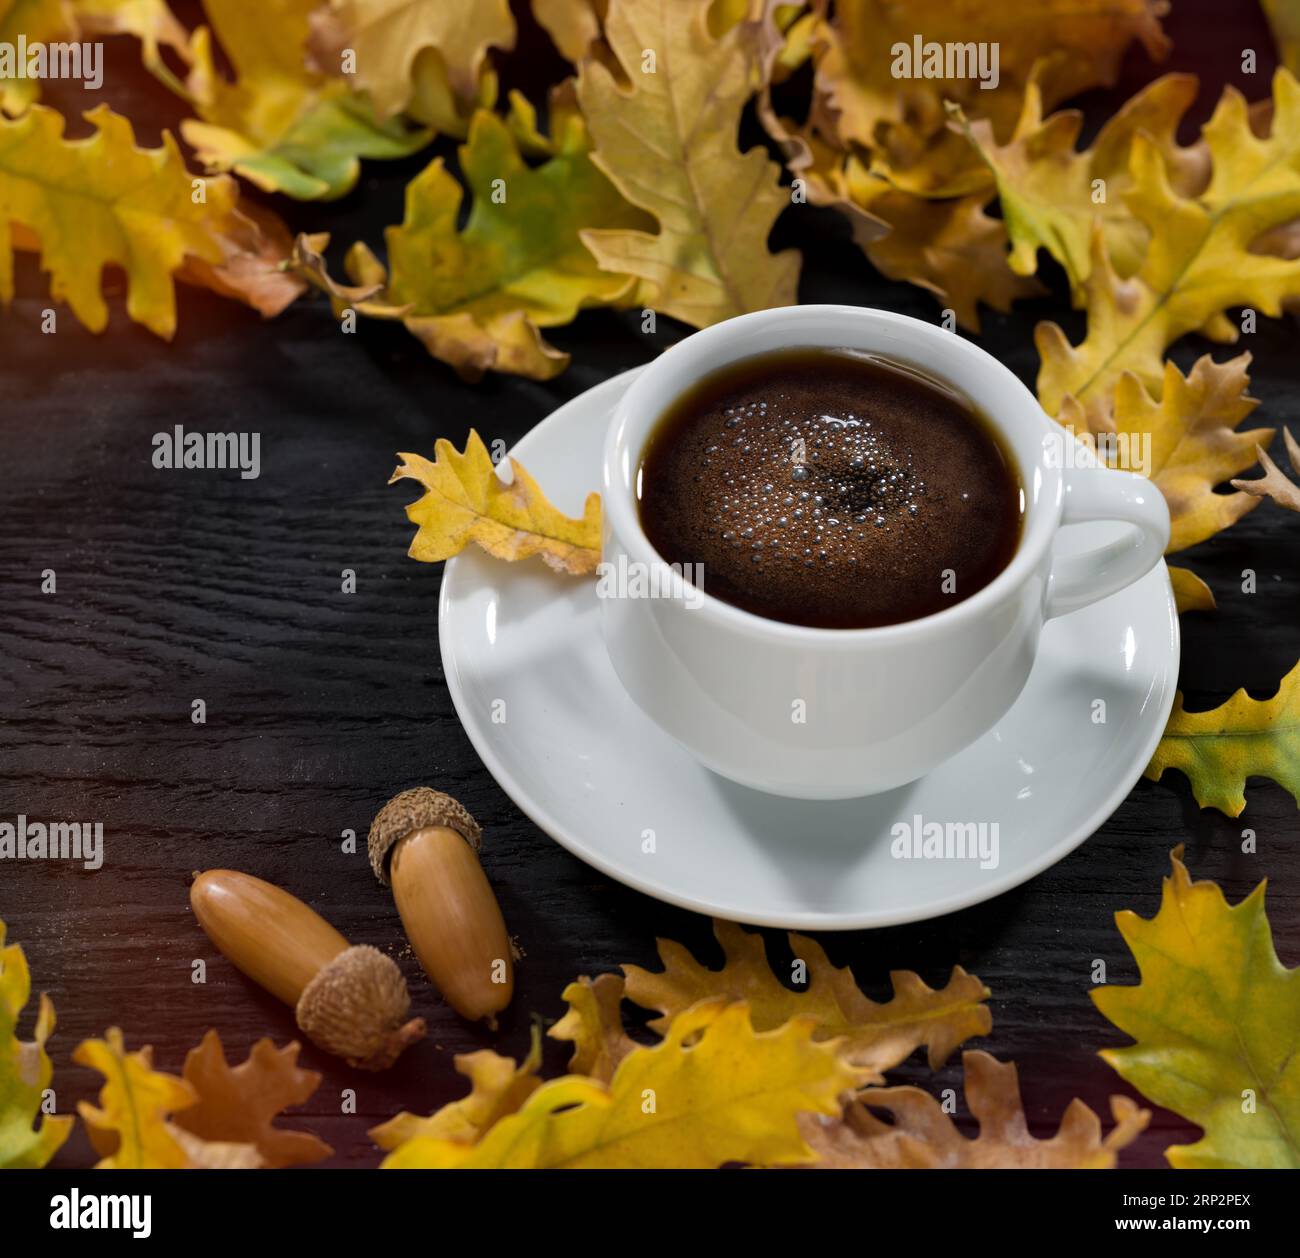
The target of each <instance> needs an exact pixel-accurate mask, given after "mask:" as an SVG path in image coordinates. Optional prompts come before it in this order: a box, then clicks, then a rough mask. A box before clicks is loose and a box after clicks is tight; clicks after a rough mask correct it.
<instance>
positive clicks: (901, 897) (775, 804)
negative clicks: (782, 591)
mask: <svg viewBox="0 0 1300 1258" xmlns="http://www.w3.org/2000/svg"><path fill="white" fill-rule="evenodd" d="M633 375H634V373H633V372H627V373H625V374H624V375H622V376H618V377H616V378H615V379H613V380H607V381H605V382H604V383H603V384H600V385H597V386H596V387H595V388H593V389H591V390H589V391H588V392H587V393H584V394H583V395H582V396H581V397H578V398H575V399H574V400H573V401H571V402H569V403H567V404H566V405H564V406H562V407H561V408H560V409H559V410H558V411H556V412H555V413H554V414H553V415H551V416H550V417H549V418H548V419H546V420H545V421H544V422H543V423H541V424H539V425H538V426H537V427H536V428H535V429H534V430H533V431H532V432H530V433H529V434H528V435H527V436H526V437H525V438H524V439H523V440H522V441H521V442H520V443H519V445H518V446H517V447H516V449H515V450H514V451H512V453H513V454H517V455H518V457H519V459H520V461H521V462H522V463H523V464H524V466H525V467H527V468H528V470H529V471H530V472H531V473H532V474H533V475H534V476H535V477H536V478H537V480H538V481H539V482H540V484H541V485H542V486H543V487H544V488H545V490H546V493H547V495H548V496H549V497H550V498H551V500H552V501H553V502H554V503H555V504H556V506H558V507H559V508H561V509H562V510H564V511H566V512H570V513H572V514H578V513H579V512H580V511H581V508H582V503H583V499H584V498H585V496H586V494H587V493H588V492H589V491H590V490H592V489H594V488H597V487H598V486H599V484H600V456H601V441H602V438H603V437H604V433H605V427H606V423H607V420H608V417H609V414H610V412H611V410H612V408H613V406H614V404H615V403H616V402H617V400H618V398H619V397H620V396H621V394H622V393H623V391H624V390H625V389H626V388H627V387H628V385H629V384H630V383H631V380H632V377H633ZM1115 527H1116V526H1114V525H1110V524H1104V525H1079V526H1075V527H1073V528H1069V529H1066V530H1063V532H1062V534H1061V537H1060V539H1059V540H1058V543H1057V545H1058V547H1060V548H1062V549H1075V548H1083V547H1087V546H1091V545H1096V544H1097V543H1098V541H1105V540H1107V536H1108V532H1107V531H1108V530H1112V529H1114V528H1115ZM439 636H440V638H441V642H442V661H443V666H444V668H445V670H446V676H447V685H448V687H449V689H450V690H451V696H452V699H453V701H454V702H455V705H456V711H457V713H458V714H459V716H460V719H461V721H462V723H463V724H464V726H465V729H466V731H467V733H468V734H469V737H470V740H471V741H472V742H473V744H474V747H475V749H476V750H477V751H478V754H479V755H480V756H481V757H482V759H483V763H484V764H485V765H486V766H487V767H488V769H489V770H490V771H491V773H492V775H493V777H495V778H496V780H497V781H498V782H499V783H500V784H501V787H502V789H503V790H505V791H506V793H507V794H508V795H509V796H510V797H511V798H512V799H513V800H514V801H515V803H516V804H518V805H519V807H520V808H521V809H522V810H523V811H524V812H525V813H527V814H528V816H529V817H531V818H532V820H533V821H534V822H536V823H537V825H539V826H540V827H541V828H542V829H543V830H545V831H546V833H547V834H549V835H550V836H551V837H552V838H554V839H555V840H556V841H557V842H558V843H560V844H562V845H563V846H564V847H566V848H568V850H569V851H571V852H572V853H573V854H574V855H575V856H578V857H580V858H581V859H582V860H584V861H586V862H587V863H588V864H590V865H593V866H595V868H597V869H599V870H601V871H602V872H603V873H606V874H608V875H609V876H610V877H611V878H617V879H618V880H619V881H620V882H624V883H627V884H628V885H629V886H631V887H635V888H636V889H638V890H640V891H644V892H645V893H646V894H647V895H652V896H655V897H657V898H658V899H661V900H666V901H668V902H669V903H671V904H677V905H681V906H682V907H684V908H688V909H694V910H697V911H698V912H701V913H711V914H715V915H716V916H718V917H724V918H729V919H731V920H734V921H739V922H748V923H752V924H754V925H759V926H779V927H785V928H792V929H799V930H851V929H860V928H864V927H873V926H890V925H895V924H897V923H899V922H911V921H919V920H922V919H924V918H929V917H936V916H938V915H939V914H941V913H950V912H952V911H953V910H955V909H960V908H964V907H966V906H967V905H971V904H978V903H979V902H980V901H982V900H987V899H990V898H991V897H992V896H995V895H998V894H999V893H1000V892H1003V891H1006V890H1008V889H1010V888H1011V887H1014V886H1016V885H1018V884H1019V883H1022V882H1024V881H1025V880H1026V879H1028V878H1032V877H1033V876H1034V875H1035V874H1037V873H1040V872H1041V871H1042V870H1044V869H1046V868H1048V866H1050V865H1053V864H1055V862H1057V861H1059V860H1060V859H1061V858H1062V857H1064V856H1065V855H1066V854H1067V853H1068V852H1070V851H1071V850H1072V849H1073V848H1075V847H1077V846H1078V845H1079V844H1080V843H1082V842H1083V840H1084V839H1086V838H1087V837H1088V836H1089V835H1090V834H1092V832H1093V831H1094V830H1096V829H1097V828H1098V827H1099V826H1100V825H1101V824H1102V823H1103V822H1104V821H1105V820H1106V818H1107V817H1109V816H1110V814H1111V813H1112V812H1113V811H1114V810H1115V808H1116V807H1117V806H1118V805H1119V803H1120V802H1121V801H1122V800H1123V799H1124V797H1125V795H1127V794H1128V792H1129V790H1130V789H1131V788H1132V786H1133V784H1134V783H1135V782H1136V781H1137V779H1138V778H1139V777H1140V776H1141V773H1142V770H1143V769H1144V768H1145V767H1146V765H1147V762H1148V761H1149V760H1150V758H1151V754H1152V752H1153V751H1154V749H1155V746H1156V743H1157V741H1158V740H1159V738H1160V733H1161V731H1162V730H1163V729H1164V726H1165V721H1166V719H1167V717H1168V715H1169V710H1170V707H1171V706H1172V704H1173V699H1174V689H1175V681H1176V678H1177V673H1178V617H1177V613H1176V611H1175V608H1174V599H1173V592H1172V590H1171V589H1170V585H1169V577H1168V573H1167V570H1166V569H1165V567H1164V565H1163V564H1161V565H1160V566H1159V567H1158V568H1157V569H1156V570H1155V571H1153V572H1151V573H1149V574H1148V575H1147V576H1146V577H1145V578H1143V579H1142V580H1141V581H1139V582H1138V583H1137V584H1135V585H1133V586H1131V587H1129V589H1127V590H1125V591H1123V592H1121V593H1119V594H1116V595H1114V596H1112V597H1111V598H1108V599H1105V600H1104V601H1102V602H1101V603H1097V604H1094V605H1093V606H1092V607H1090V608H1086V609H1084V610H1083V611H1079V612H1075V613H1073V614H1072V615H1069V616H1065V617H1062V618H1061V619H1059V620H1055V621H1052V622H1051V623H1049V624H1048V625H1047V627H1046V629H1045V630H1044V632H1043V636H1042V643H1041V647H1040V650H1039V655H1038V659H1037V661H1036V663H1035V665H1034V670H1033V673H1032V674H1031V676H1030V678H1029V682H1028V684H1027V685H1026V687H1025V690H1024V692H1023V693H1022V694H1021V696H1020V698H1019V700H1018V701H1017V702H1016V704H1015V706H1014V707H1013V708H1012V709H1011V711H1010V712H1009V713H1008V714H1007V715H1006V716H1005V717H1004V718H1003V719H1002V721H1001V722H1000V723H999V724H998V725H997V727H996V728H994V729H993V730H991V731H990V732H989V733H988V734H986V735H985V736H984V737H983V738H982V739H980V741H979V742H977V743H975V744H974V745H973V746H971V747H969V748H968V749H967V750H966V751H964V752H962V753H961V755H959V756H956V757H955V758H954V759H952V760H950V761H948V762H947V763H946V764H944V765H942V766H941V767H940V768H939V769H937V770H936V771H935V772H934V773H932V774H930V775H929V776H928V777H925V778H923V779H921V780H920V781H919V782H914V783H912V784H911V785H909V786H904V787H900V788H899V789H898V790H895V791H891V792H889V793H888V794H885V795H878V796H874V797H870V798H867V799H861V800H849V801H839V802H832V803H818V802H807V801H800V800H787V799H781V798H778V797H776V796H772V795H765V794H762V793H760V792H756V791H752V790H748V789H746V788H745V787H741V786H736V785H734V784H732V783H730V782H727V781H725V780H724V779H722V778H719V777H717V776H715V775H714V774H712V773H710V772H709V771H708V770H707V769H704V768H702V767H701V766H700V765H699V764H697V763H696V762H695V761H694V760H693V759H692V758H691V757H690V755H689V754H688V753H687V752H686V751H684V750H683V749H682V748H681V747H679V746H678V745H677V744H676V743H675V742H673V741H672V740H671V739H670V738H669V737H668V736H667V735H666V734H664V733H662V732H661V731H660V730H659V728H658V726H656V725H654V724H652V723H651V721H650V720H649V718H647V717H645V716H644V715H642V713H641V711H640V709H639V708H637V707H636V706H635V705H634V704H633V703H632V701H631V700H630V699H629V698H628V697H627V695H626V694H625V693H624V691H623V689H622V687H621V685H620V683H619V681H618V679H617V677H616V676H615V675H614V671H613V669H612V667H611V666H610V663H609V660H608V659H607V657H606V655H605V647H604V644H603V642H602V640H601V636H600V625H599V616H598V610H597V603H596V583H595V581H594V580H589V581H587V580H575V579H574V578H572V577H562V576H559V575H557V574H555V573H552V572H551V571H550V570H549V569H548V568H546V567H545V566H544V565H543V564H542V563H541V561H540V560H527V561H524V562H521V563H518V564H507V563H501V562H500V561H498V560H494V559H490V558H488V557H487V556H486V555H484V554H483V553H482V552H480V551H478V550H477V549H473V550H470V551H467V552H465V553H464V554H462V555H460V556H458V557H457V558H455V559H453V560H450V561H449V562H448V564H447V568H446V574H445V576H444V577H443V583H442V597H441V601H440V606H439ZM498 700H502V701H504V707H502V706H501V704H499V703H497V701H498ZM1097 700H1104V702H1105V718H1106V719H1105V723H1104V724H1099V723H1096V722H1095V721H1094V704H1095V702H1096V701H1097ZM494 712H495V714H496V720H495V721H494ZM503 716H504V720H501V718H502V717H503ZM918 814H919V815H920V817H921V818H922V819H923V821H924V822H940V823H945V822H954V823H958V822H980V821H983V822H986V823H989V824H991V823H993V822H996V823H997V826H998V840H999V842H998V856H999V860H998V864H997V866H996V868H990V869H982V868H981V867H980V862H979V861H978V860H970V859H953V858H949V859H916V858H913V859H908V860H902V859H897V858H896V857H894V856H893V855H892V854H891V846H892V845H893V839H892V837H891V827H893V826H894V824H895V823H896V822H900V821H901V822H906V823H909V824H911V823H912V822H913V818H915V817H916V816H917V815H918ZM651 831H653V843H650V842H649V841H648V838H647V836H648V832H651ZM989 833H991V831H990V832H989ZM649 847H652V848H653V850H652V851H647V850H646V849H647V848H649Z"/></svg>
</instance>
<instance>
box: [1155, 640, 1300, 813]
mask: <svg viewBox="0 0 1300 1258" xmlns="http://www.w3.org/2000/svg"><path fill="white" fill-rule="evenodd" d="M1166 769H1178V770H1180V771H1181V772H1183V773H1185V774H1186V775H1187V779H1188V781H1190V782H1191V784H1192V794H1193V795H1194V796H1195V797H1196V802H1197V803H1198V804H1200V806H1201V807H1202V808H1217V809H1219V811H1220V812H1224V813H1227V815H1228V816H1229V817H1239V816H1241V814H1242V811H1243V810H1244V809H1245V807H1246V779H1247V778H1249V777H1266V778H1271V779H1272V780H1273V781H1274V782H1276V783H1278V785H1279V786H1283V787H1285V788H1286V789H1287V790H1288V791H1290V793H1291V795H1292V796H1293V797H1294V799H1295V800H1296V802H1297V803H1298V804H1300V664H1297V665H1296V666H1295V667H1294V668H1293V669H1292V670H1291V671H1290V672H1289V673H1288V674H1287V675H1286V676H1285V677H1284V678H1282V684H1281V685H1280V686H1279V687H1278V691H1277V694H1275V695H1274V696H1273V697H1272V698H1271V699H1252V698H1251V697H1250V696H1249V695H1248V694H1247V693H1246V692H1245V691H1244V690H1238V691H1237V693H1236V694H1234V695H1233V696H1232V698H1231V699H1229V700H1228V701H1227V703H1224V704H1222V705H1221V706H1220V707H1217V708H1213V709H1211V710H1210V711H1208V712H1188V711H1187V709H1186V708H1184V707H1183V694H1182V691H1181V690H1180V691H1179V692H1178V695H1177V697H1176V698H1175V701H1174V710H1173V711H1172V712H1171V713H1170V714H1169V723H1168V725H1166V726H1165V732H1164V735H1163V736H1162V737H1161V739H1160V742H1159V744H1158V745H1157V747H1156V754H1155V755H1154V756H1153V757H1152V759H1151V763H1150V764H1149V765H1148V766H1147V769H1146V774H1145V776H1146V777H1149V778H1150V779H1151V780H1152V781H1155V782H1158V781H1159V780H1160V778H1161V776H1162V775H1163V773H1164V772H1165V770H1166Z"/></svg>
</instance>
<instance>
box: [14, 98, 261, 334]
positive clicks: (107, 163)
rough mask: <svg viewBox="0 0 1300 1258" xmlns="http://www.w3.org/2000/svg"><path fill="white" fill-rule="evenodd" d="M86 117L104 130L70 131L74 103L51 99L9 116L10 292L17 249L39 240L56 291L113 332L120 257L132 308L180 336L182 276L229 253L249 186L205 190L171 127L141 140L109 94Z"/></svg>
mask: <svg viewBox="0 0 1300 1258" xmlns="http://www.w3.org/2000/svg"><path fill="white" fill-rule="evenodd" d="M86 120H87V121H88V122H89V123H90V124H91V125H92V126H93V127H94V128H95V131H94V134H93V135H91V136H89V137H87V138H85V139H80V140H68V139H65V138H64V134H63V130H64V120H63V117H62V115H60V114H58V113H56V112H55V111H54V110H52V109H47V108H46V107H45V106H43V105H34V106H32V108H31V109H29V110H28V111H27V113H25V114H24V115H23V116H22V117H21V118H17V119H14V120H12V121H9V120H6V119H0V207H3V212H0V301H3V302H4V303H5V304H8V303H9V302H10V301H12V300H13V295H14V275H13V261H12V250H13V249H14V248H15V247H23V248H31V249H36V250H38V251H39V253H40V261H41V267H42V269H43V270H44V271H46V272H47V273H48V274H49V276H50V292H51V295H52V296H53V297H54V298H55V299H56V300H61V301H66V302H67V303H68V304H69V305H70V306H71V307H72V311H73V313H74V314H75V315H76V317H77V318H78V319H79V320H80V321H81V322H82V323H83V324H85V326H86V327H88V328H89V329H90V330H91V331H92V332H102V331H103V330H104V328H105V327H106V326H107V324H108V307H107V305H106V303H105V301H104V296H103V289H102V285H103V276H102V272H103V269H104V267H105V266H109V265H113V266H118V267H121V268H122V270H123V271H124V272H125V274H126V309H127V313H128V314H129V315H130V316H131V318H132V319H134V320H135V321H136V322H137V323H142V324H144V326H145V327H147V328H148V329H149V330H150V331H151V332H153V333H155V334H156V335H158V336H161V337H164V338H167V339H170V337H171V336H172V334H173V333H174V332H175V330H176V294H175V289H174V286H173V282H172V280H173V276H174V275H176V273H177V272H178V271H180V270H181V269H182V267H183V266H185V265H186V263H187V262H188V261H194V262H198V263H203V264H206V265H207V266H209V267H214V268H219V267H221V266H223V265H225V264H226V263H227V262H228V261H229V258H230V252H231V250H230V242H229V236H230V233H231V230H232V221H231V215H232V212H233V211H234V209H235V205H236V201H237V197H238V189H237V187H236V185H235V182H234V180H232V179H221V178H218V179H210V180H208V181H207V182H206V187H205V196H204V199H203V200H202V201H198V202H196V201H195V199H194V196H193V178H192V176H191V175H190V173H189V172H188V171H187V170H186V169H185V163H184V161H183V160H182V158H181V155H180V150H179V149H178V148H177V146H176V142H175V141H174V140H173V139H172V138H171V136H170V135H168V134H167V133H166V132H164V133H163V139H162V145H161V146H160V147H159V148H156V149H150V148H138V147H137V146H136V143H135V136H134V134H133V132H132V130H131V124H130V123H129V122H128V121H127V120H126V119H125V118H123V117H121V116H120V115H118V114H115V113H113V112H112V111H111V110H110V109H109V108H108V107H107V106H105V105H99V106H97V107H96V108H94V109H92V110H91V111H90V112H89V113H88V114H87V115H86Z"/></svg>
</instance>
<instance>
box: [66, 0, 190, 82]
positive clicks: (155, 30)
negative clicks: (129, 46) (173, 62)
mask: <svg viewBox="0 0 1300 1258" xmlns="http://www.w3.org/2000/svg"><path fill="white" fill-rule="evenodd" d="M72 12H73V14H74V16H75V18H76V23H77V25H78V27H80V29H81V30H82V31H83V32H84V33H85V34H87V35H131V36H134V37H135V38H136V39H138V40H139V41H140V58H141V60H142V62H143V63H144V66H145V68H146V69H147V70H148V71H149V73H150V74H152V75H153V76H154V77H155V78H156V79H158V81H159V82H160V83H162V84H163V85H164V86H166V87H167V88H169V89H170V90H171V91H173V92H175V93H176V95H178V96H182V97H183V96H185V95H186V90H185V86H184V84H183V83H182V82H181V81H180V80H179V79H178V78H177V77H176V76H175V74H173V73H172V70H171V67H170V66H168V64H167V63H166V61H164V60H163V55H162V50H163V49H164V48H166V49H168V50H169V51H170V52H171V53H172V54H173V55H174V56H176V57H178V58H179V59H180V60H181V61H182V62H183V63H184V64H185V65H186V67H189V66H190V65H192V64H193V59H192V58H191V56H190V34H189V31H187V30H186V29H185V27H184V26H183V25H182V24H181V23H180V22H179V21H178V20H177V18H176V15H175V14H174V13H173V12H172V11H171V9H170V8H169V7H168V5H167V0H72Z"/></svg>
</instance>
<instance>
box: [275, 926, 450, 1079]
mask: <svg viewBox="0 0 1300 1258" xmlns="http://www.w3.org/2000/svg"><path fill="white" fill-rule="evenodd" d="M410 1007H411V994H410V992H408V991H407V990H406V980H405V979H404V978H403V977H402V972H401V970H399V969H398V968H397V964H396V962H394V960H393V959H392V957H388V956H385V955H384V954H383V953H382V952H380V951H379V949H378V948H371V947H368V946H365V945H361V946H358V947H354V948H348V949H346V950H345V951H343V952H340V953H339V954H338V956H336V957H335V958H334V960H332V961H331V962H330V963H329V964H328V965H326V966H324V967H322V969H321V970H320V972H319V973H318V974H317V975H316V977H315V978H313V979H312V981H311V982H310V983H308V984H307V986H306V987H305V988H304V989H303V993H302V995H301V996H299V997H298V1006H297V1008H296V1009H295V1010H294V1013H295V1016H296V1017H297V1020H298V1026H299V1029H300V1030H301V1031H302V1033H303V1034H304V1035H306V1036H307V1038H308V1039H310V1040H311V1042H312V1043H313V1044H315V1045H316V1046H317V1047H318V1048H323V1049H324V1050H325V1051H326V1052H327V1053H333V1054H334V1055H335V1056H336V1057H342V1058H343V1059H344V1061H346V1062H347V1063H348V1065H349V1066H355V1067H356V1068H357V1069H358V1070H387V1069H388V1067H389V1066H391V1065H392V1064H393V1062H395V1061H396V1060H397V1059H398V1058H399V1057H400V1056H401V1055H402V1050H403V1049H405V1048H407V1047H408V1046H409V1045H411V1044H414V1043H415V1042H416V1041H417V1040H421V1039H423V1038H424V1019H423V1018H412V1019H411V1021H409V1022H406V1023H403V1021H402V1020H403V1019H404V1018H405V1017H406V1011H407V1010H408V1009H409V1008H410Z"/></svg>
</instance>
